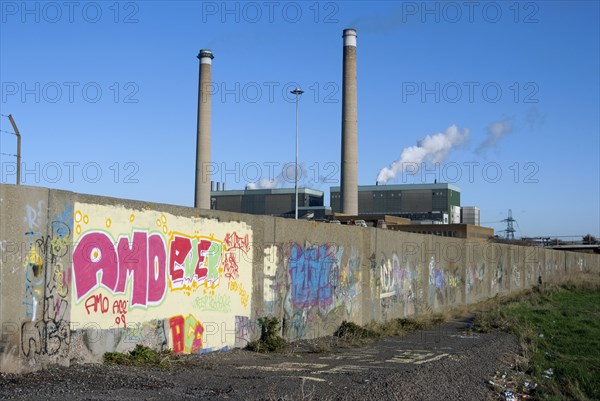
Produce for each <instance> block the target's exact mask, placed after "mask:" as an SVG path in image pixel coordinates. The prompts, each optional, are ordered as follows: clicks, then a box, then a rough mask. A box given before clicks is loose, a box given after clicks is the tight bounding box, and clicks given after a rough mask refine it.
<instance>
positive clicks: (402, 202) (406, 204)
mask: <svg viewBox="0 0 600 401" xmlns="http://www.w3.org/2000/svg"><path fill="white" fill-rule="evenodd" d="M329 204H330V205H331V210H332V211H333V212H338V213H339V212H341V206H340V187H331V190H330V203H329ZM358 214H359V215H361V216H362V215H370V214H377V215H392V216H400V217H405V218H409V219H411V220H412V221H423V222H427V223H431V224H436V223H437V224H439V223H445V224H452V223H460V189H459V188H458V187H456V186H454V185H452V184H447V183H441V184H438V183H435V184H400V185H364V186H359V187H358Z"/></svg>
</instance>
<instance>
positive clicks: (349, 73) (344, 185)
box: [340, 29, 358, 216]
mask: <svg viewBox="0 0 600 401" xmlns="http://www.w3.org/2000/svg"><path fill="white" fill-rule="evenodd" d="M343 37H344V67H343V73H342V75H343V76H342V177H341V188H340V189H341V191H340V192H341V207H342V210H341V211H342V213H344V214H348V215H352V216H357V215H358V121H357V118H358V117H357V112H356V30H355V29H344V34H343Z"/></svg>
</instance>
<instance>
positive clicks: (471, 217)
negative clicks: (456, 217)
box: [460, 206, 481, 226]
mask: <svg viewBox="0 0 600 401" xmlns="http://www.w3.org/2000/svg"><path fill="white" fill-rule="evenodd" d="M460 222H461V223H463V224H472V225H474V226H479V225H481V221H480V211H479V208H478V207H475V206H463V207H461V208H460Z"/></svg>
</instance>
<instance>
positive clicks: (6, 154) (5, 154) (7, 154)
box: [0, 152, 17, 157]
mask: <svg viewBox="0 0 600 401" xmlns="http://www.w3.org/2000/svg"><path fill="white" fill-rule="evenodd" d="M0 155H3V156H13V157H17V155H12V154H10V153H1V152H0Z"/></svg>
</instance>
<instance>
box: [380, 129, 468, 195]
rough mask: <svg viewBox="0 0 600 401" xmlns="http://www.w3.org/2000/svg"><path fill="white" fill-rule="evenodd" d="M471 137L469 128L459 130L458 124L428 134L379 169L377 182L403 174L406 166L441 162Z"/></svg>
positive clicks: (384, 181)
mask: <svg viewBox="0 0 600 401" xmlns="http://www.w3.org/2000/svg"><path fill="white" fill-rule="evenodd" d="M468 137H469V130H468V129H467V128H464V129H463V130H462V132H459V131H458V128H457V127H456V125H451V126H449V127H448V128H446V130H445V131H444V132H439V133H437V134H434V135H427V136H425V137H424V138H421V139H419V140H418V141H417V145H416V146H410V147H408V148H405V149H404V150H403V151H402V153H401V154H400V159H399V160H397V161H395V162H393V163H392V164H391V166H389V167H384V168H382V169H381V171H379V174H378V176H377V182H379V183H382V184H385V183H386V182H388V181H389V180H391V179H394V178H396V175H398V174H399V173H400V174H401V173H402V171H403V170H404V168H406V166H408V165H411V166H417V168H418V167H419V166H420V165H421V163H425V162H431V163H440V162H442V161H444V160H446V157H447V156H448V153H450V151H451V150H452V149H453V148H455V147H457V146H459V145H461V144H463V143H464V142H465V141H466V140H467V138H468Z"/></svg>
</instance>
